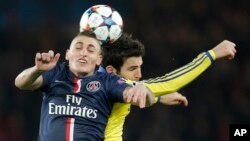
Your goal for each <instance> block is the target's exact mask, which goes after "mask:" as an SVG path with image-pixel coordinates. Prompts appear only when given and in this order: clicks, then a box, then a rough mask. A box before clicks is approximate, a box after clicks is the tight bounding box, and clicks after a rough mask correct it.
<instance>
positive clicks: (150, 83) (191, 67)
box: [104, 50, 216, 141]
mask: <svg viewBox="0 0 250 141" xmlns="http://www.w3.org/2000/svg"><path fill="white" fill-rule="evenodd" d="M215 58H216V57H215V53H214V52H213V51H212V50H210V51H208V52H203V53H201V54H199V55H198V56H197V57H196V58H195V59H194V60H193V61H192V62H190V63H188V64H187V65H185V66H183V67H181V68H179V69H176V70H174V71H172V72H170V73H167V74H165V75H164V76H161V77H157V78H151V79H148V80H143V81H142V82H143V83H144V85H146V86H147V87H148V88H149V89H150V90H151V91H152V92H153V93H154V95H155V96H156V97H158V96H161V95H165V94H169V93H173V92H176V91H178V90H179V89H181V88H182V87H184V86H185V85H187V84H188V83H190V82H191V81H193V80H194V79H195V78H196V77H198V76H199V75H200V74H201V73H202V72H204V71H205V70H206V69H207V68H208V67H209V66H210V65H211V64H212V62H213V61H214V60H215ZM129 83H131V82H129ZM130 106H131V104H126V103H115V104H114V106H113V109H112V112H111V115H110V117H109V119H108V123H107V126H106V128H105V135H104V141H122V134H123V125H124V122H125V118H126V116H127V115H128V114H129V112H130Z"/></svg>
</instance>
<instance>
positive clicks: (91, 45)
mask: <svg viewBox="0 0 250 141" xmlns="http://www.w3.org/2000/svg"><path fill="white" fill-rule="evenodd" d="M76 44H81V45H83V44H84V43H83V42H76ZM88 46H90V47H94V48H95V46H94V45H93V44H88Z"/></svg>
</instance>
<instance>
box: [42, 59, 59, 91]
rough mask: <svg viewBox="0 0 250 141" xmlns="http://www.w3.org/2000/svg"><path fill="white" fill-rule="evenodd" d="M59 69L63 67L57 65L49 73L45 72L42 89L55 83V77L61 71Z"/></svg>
mask: <svg viewBox="0 0 250 141" xmlns="http://www.w3.org/2000/svg"><path fill="white" fill-rule="evenodd" d="M59 67H61V66H60V64H57V65H56V66H55V67H54V68H53V69H51V70H49V71H47V72H44V73H43V74H42V77H43V84H42V88H43V87H46V86H48V85H49V84H50V83H51V82H52V81H53V79H54V77H55V76H56V74H57V73H58V71H59Z"/></svg>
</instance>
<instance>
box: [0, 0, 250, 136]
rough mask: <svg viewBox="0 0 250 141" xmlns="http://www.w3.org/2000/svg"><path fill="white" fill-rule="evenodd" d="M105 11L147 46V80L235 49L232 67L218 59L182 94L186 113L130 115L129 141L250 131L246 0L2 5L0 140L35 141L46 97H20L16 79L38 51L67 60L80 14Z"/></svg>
mask: <svg viewBox="0 0 250 141" xmlns="http://www.w3.org/2000/svg"><path fill="white" fill-rule="evenodd" d="M96 4H107V5H110V6H112V7H113V8H115V9H116V10H117V11H119V13H120V14H121V15H122V17H123V20H124V30H125V31H126V32H129V33H132V34H133V35H134V36H135V37H136V38H138V39H139V40H141V41H142V42H143V43H144V44H145V46H146V56H145V58H144V65H143V70H144V71H143V78H144V79H146V78H150V77H156V76H159V75H163V74H165V73H166V72H170V71H172V70H174V69H176V68H178V67H180V66H182V65H185V64H187V63H188V62H190V61H191V60H192V59H193V58H194V57H196V56H197V55H198V54H199V53H200V52H203V51H206V50H208V49H211V48H213V47H214V46H215V45H217V44H218V43H220V42H221V41H223V40H224V39H227V40H231V41H233V42H234V43H236V44H237V47H236V48H237V51H238V52H237V54H236V57H235V59H234V60H232V61H225V60H219V61H216V62H215V63H213V65H212V66H211V67H210V68H209V69H208V70H207V71H206V72H205V73H204V74H202V75H201V76H200V77H199V78H198V79H196V80H195V81H193V82H192V83H191V84H189V85H188V86H186V87H184V88H183V89H182V90H180V92H181V93H183V94H184V95H186V96H187V98H188V100H189V106H188V107H187V108H185V107H183V106H162V105H160V104H157V105H155V106H153V107H150V108H147V109H145V110H139V109H138V108H136V107H133V108H132V109H131V114H130V115H129V117H128V119H127V122H126V124H125V130H124V141H228V140H229V125H230V124H236V123H237V124H250V109H249V108H250V63H249V61H250V60H249V53H250V51H249V41H250V40H249V39H250V38H249V37H250V32H249V27H250V16H249V14H250V4H249V1H248V0H237V1H226V0H221V1H220V0H189V1H184V0H147V1H146V0H143V1H142V0H126V1H125V0H123V1H122V0H110V1H107V0H103V1H97V0H81V1H80V0H71V1H69V0H53V1H52V0H12V1H10V0H9V1H7V0H4V1H0V64H1V69H0V71H1V72H0V78H1V79H0V141H35V140H37V135H38V128H39V116H40V106H41V100H42V97H41V94H40V93H39V92H29V91H21V90H18V89H17V88H16V87H15V86H14V79H15V77H16V76H17V74H18V73H20V72H21V71H22V70H23V69H25V68H27V67H31V66H33V65H34V57H35V53H36V52H40V51H48V50H49V49H52V50H54V51H55V52H60V53H61V54H62V56H61V60H62V61H63V60H64V55H65V53H64V52H65V50H66V49H67V48H68V47H69V45H70V42H71V40H72V39H73V37H74V36H75V35H76V34H77V32H78V29H79V20H80V18H81V15H82V13H83V12H84V11H85V10H86V9H87V8H89V7H90V6H92V5H96Z"/></svg>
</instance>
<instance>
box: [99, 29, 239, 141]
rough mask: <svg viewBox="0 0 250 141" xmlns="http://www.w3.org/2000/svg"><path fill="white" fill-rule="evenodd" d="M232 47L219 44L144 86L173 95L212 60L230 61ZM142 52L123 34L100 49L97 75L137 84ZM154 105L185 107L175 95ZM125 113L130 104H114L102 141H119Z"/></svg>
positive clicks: (128, 110)
mask: <svg viewBox="0 0 250 141" xmlns="http://www.w3.org/2000/svg"><path fill="white" fill-rule="evenodd" d="M234 47H235V44H234V43H232V42H230V41H223V42H222V43H220V44H218V45H217V46H216V47H214V48H213V49H212V50H209V51H207V52H203V53H201V54H200V55H198V57H197V58H195V59H194V60H193V61H192V62H191V63H189V64H187V65H185V66H183V67H181V68H179V69H177V70H175V71H172V72H170V73H168V74H166V75H164V76H162V77H158V78H154V79H149V80H144V83H146V85H147V86H148V87H149V88H150V89H151V90H153V91H152V92H153V93H155V92H157V91H161V90H162V89H166V91H167V92H168V93H170V92H174V91H177V90H178V89H180V88H181V87H183V86H184V85H186V84H188V83H189V82H191V81H192V80H193V79H195V78H196V77H197V76H199V75H200V74H201V73H202V72H203V71H204V70H206V69H207V68H208V67H209V66H210V64H211V63H212V62H213V61H214V60H215V59H220V58H225V57H228V58H229V59H233V58H234V55H235V53H236V50H235V48H234ZM144 52H145V49H144V45H143V44H142V43H141V42H140V41H138V40H136V39H133V38H132V36H131V35H129V34H127V33H123V35H122V36H121V37H120V38H119V39H118V40H117V41H116V42H114V43H113V44H112V45H111V46H107V47H104V48H103V61H102V66H103V67H104V68H101V69H99V71H104V72H107V73H115V74H118V75H119V76H121V77H123V78H125V79H130V80H136V81H138V80H139V79H140V78H141V77H142V75H141V65H142V63H143V59H142V57H143V56H144ZM159 82H163V85H156V84H158V83H159ZM152 85H155V86H153V87H154V89H152ZM159 86H160V87H159ZM167 89H168V90H167ZM166 91H165V92H166ZM155 94H156V93H155ZM161 94H162V93H161ZM165 94H167V93H165ZM157 95H158V94H156V96H157ZM157 101H159V102H161V103H162V104H167V105H171V104H178V103H179V102H180V101H181V102H184V103H185V102H186V103H185V104H187V101H186V98H185V97H184V96H182V95H181V94H178V93H173V94H168V95H163V96H161V97H158V100H157ZM129 112H130V104H124V103H115V105H114V106H113V110H112V113H111V116H110V117H109V120H108V124H107V127H106V128H105V141H122V134H123V124H124V122H125V118H126V116H127V115H128V114H129Z"/></svg>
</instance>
